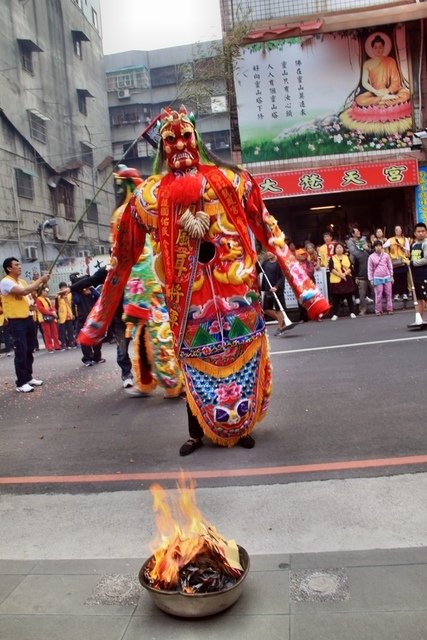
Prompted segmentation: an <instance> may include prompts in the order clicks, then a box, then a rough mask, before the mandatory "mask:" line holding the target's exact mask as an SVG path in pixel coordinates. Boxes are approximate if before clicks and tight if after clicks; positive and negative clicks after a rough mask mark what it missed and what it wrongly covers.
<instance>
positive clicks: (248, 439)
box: [237, 436, 255, 449]
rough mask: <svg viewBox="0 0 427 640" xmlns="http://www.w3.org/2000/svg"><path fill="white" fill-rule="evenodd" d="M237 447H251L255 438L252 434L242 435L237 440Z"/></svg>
mask: <svg viewBox="0 0 427 640" xmlns="http://www.w3.org/2000/svg"><path fill="white" fill-rule="evenodd" d="M237 444H238V445H239V447H243V448H244V449H253V448H254V446H255V440H254V439H253V438H252V436H242V437H241V438H240V440H238V441H237Z"/></svg>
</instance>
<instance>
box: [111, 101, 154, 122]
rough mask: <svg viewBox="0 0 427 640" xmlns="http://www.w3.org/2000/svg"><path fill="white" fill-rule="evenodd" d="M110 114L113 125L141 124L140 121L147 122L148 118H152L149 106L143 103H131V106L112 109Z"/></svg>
mask: <svg viewBox="0 0 427 640" xmlns="http://www.w3.org/2000/svg"><path fill="white" fill-rule="evenodd" d="M110 114H111V124H112V125H113V126H120V125H125V124H139V123H140V122H146V121H147V119H148V121H149V120H150V112H149V110H148V108H147V107H143V106H141V105H129V107H122V108H117V109H112V110H111V112H110Z"/></svg>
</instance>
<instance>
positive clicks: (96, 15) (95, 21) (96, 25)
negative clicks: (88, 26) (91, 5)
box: [92, 9, 99, 31]
mask: <svg viewBox="0 0 427 640" xmlns="http://www.w3.org/2000/svg"><path fill="white" fill-rule="evenodd" d="M92 24H93V26H94V27H95V29H96V30H97V31H99V28H98V14H97V13H96V11H95V9H92Z"/></svg>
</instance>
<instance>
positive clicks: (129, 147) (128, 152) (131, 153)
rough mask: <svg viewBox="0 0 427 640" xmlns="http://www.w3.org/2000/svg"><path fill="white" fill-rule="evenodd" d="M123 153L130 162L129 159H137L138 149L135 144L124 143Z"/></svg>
mask: <svg viewBox="0 0 427 640" xmlns="http://www.w3.org/2000/svg"><path fill="white" fill-rule="evenodd" d="M123 153H124V154H125V157H126V158H127V159H128V160H130V159H131V158H133V159H135V158H137V157H138V147H137V144H136V143H133V142H125V143H124V145H123Z"/></svg>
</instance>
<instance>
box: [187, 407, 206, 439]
mask: <svg viewBox="0 0 427 640" xmlns="http://www.w3.org/2000/svg"><path fill="white" fill-rule="evenodd" d="M187 415H188V433H189V434H190V438H194V439H195V440H200V438H203V429H202V427H201V426H200V425H199V421H198V420H197V418H196V416H194V415H193V414H192V413H191V409H190V407H189V406H188V403H187Z"/></svg>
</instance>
